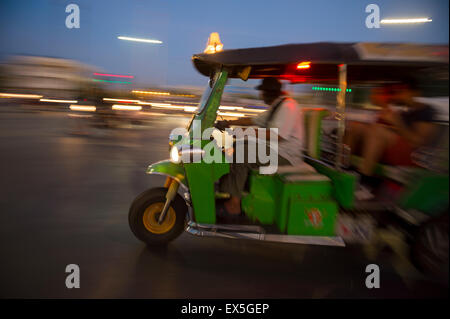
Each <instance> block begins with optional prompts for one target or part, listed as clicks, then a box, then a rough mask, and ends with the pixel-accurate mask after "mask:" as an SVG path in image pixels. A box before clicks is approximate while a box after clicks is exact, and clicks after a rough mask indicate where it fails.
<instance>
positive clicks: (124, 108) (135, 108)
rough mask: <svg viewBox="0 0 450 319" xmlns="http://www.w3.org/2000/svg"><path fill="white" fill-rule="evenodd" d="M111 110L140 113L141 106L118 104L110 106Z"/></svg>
mask: <svg viewBox="0 0 450 319" xmlns="http://www.w3.org/2000/svg"><path fill="white" fill-rule="evenodd" d="M112 109H113V110H120V111H140V110H142V106H139V105H120V104H114V105H113V106H112Z"/></svg>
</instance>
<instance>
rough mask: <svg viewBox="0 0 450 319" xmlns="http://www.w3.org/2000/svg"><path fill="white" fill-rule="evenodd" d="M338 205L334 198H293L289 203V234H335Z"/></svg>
mask: <svg viewBox="0 0 450 319" xmlns="http://www.w3.org/2000/svg"><path fill="white" fill-rule="evenodd" d="M337 214H338V206H337V204H336V202H335V201H332V200H320V201H305V200H297V199H293V200H292V201H291V202H290V205H289V223H288V228H287V233H288V235H303V236H334V235H335V229H336V227H335V224H336V217H337Z"/></svg>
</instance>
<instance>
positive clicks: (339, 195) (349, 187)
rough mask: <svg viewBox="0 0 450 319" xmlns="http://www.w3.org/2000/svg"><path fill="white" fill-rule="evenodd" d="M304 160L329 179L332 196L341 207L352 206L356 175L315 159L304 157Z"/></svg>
mask: <svg viewBox="0 0 450 319" xmlns="http://www.w3.org/2000/svg"><path fill="white" fill-rule="evenodd" d="M305 162H307V163H308V164H310V165H311V166H313V167H314V168H315V169H316V170H317V171H318V172H319V173H321V174H323V175H325V176H327V177H328V178H330V179H331V181H332V184H333V197H334V198H335V199H336V201H337V202H338V203H339V205H340V206H341V207H342V208H345V209H349V208H352V207H353V206H354V204H355V188H356V183H357V179H356V175H354V174H351V173H347V172H343V171H339V170H337V169H335V168H333V167H330V166H327V165H324V164H321V163H318V162H316V161H310V160H308V159H306V160H305Z"/></svg>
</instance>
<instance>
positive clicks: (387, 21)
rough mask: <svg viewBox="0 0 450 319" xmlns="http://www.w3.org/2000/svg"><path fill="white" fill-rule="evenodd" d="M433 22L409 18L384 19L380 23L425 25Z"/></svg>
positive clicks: (426, 19) (427, 19)
mask: <svg viewBox="0 0 450 319" xmlns="http://www.w3.org/2000/svg"><path fill="white" fill-rule="evenodd" d="M431 21H433V20H431V19H429V18H409V19H383V20H381V21H380V23H383V24H404V23H425V22H431Z"/></svg>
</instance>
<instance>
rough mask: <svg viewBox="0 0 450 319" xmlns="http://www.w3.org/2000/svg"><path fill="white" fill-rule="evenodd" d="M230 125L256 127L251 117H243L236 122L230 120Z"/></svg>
mask: <svg viewBox="0 0 450 319" xmlns="http://www.w3.org/2000/svg"><path fill="white" fill-rule="evenodd" d="M227 122H228V125H230V126H231V125H234V126H252V125H255V124H254V123H253V121H252V118H251V117H241V118H239V119H236V120H230V121H227Z"/></svg>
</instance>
